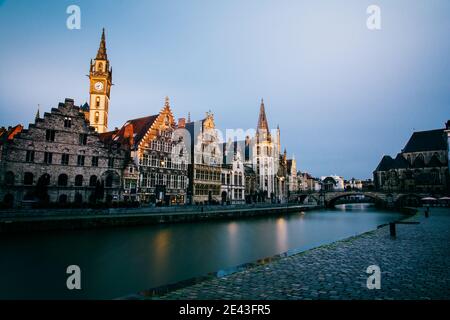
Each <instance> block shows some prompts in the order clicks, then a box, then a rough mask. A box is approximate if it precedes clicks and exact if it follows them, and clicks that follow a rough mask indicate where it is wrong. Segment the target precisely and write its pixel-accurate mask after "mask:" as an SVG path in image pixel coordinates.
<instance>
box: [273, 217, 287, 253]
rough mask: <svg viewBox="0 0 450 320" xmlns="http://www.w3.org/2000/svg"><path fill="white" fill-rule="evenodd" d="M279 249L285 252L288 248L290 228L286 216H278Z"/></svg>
mask: <svg viewBox="0 0 450 320" xmlns="http://www.w3.org/2000/svg"><path fill="white" fill-rule="evenodd" d="M276 235H277V250H278V252H280V253H281V252H285V251H287V249H288V241H287V239H288V230H287V222H286V219H285V218H278V219H277V223H276Z"/></svg>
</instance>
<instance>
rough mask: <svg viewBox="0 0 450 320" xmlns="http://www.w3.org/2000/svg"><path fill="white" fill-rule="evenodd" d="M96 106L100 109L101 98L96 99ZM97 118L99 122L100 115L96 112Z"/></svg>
mask: <svg viewBox="0 0 450 320" xmlns="http://www.w3.org/2000/svg"><path fill="white" fill-rule="evenodd" d="M95 105H96V106H97V107H100V97H97V98H95ZM95 116H96V117H97V122H98V116H99V113H98V112H96V113H95Z"/></svg>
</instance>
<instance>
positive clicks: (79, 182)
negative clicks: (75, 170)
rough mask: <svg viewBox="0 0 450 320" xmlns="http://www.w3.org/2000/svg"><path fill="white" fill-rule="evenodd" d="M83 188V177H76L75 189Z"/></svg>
mask: <svg viewBox="0 0 450 320" xmlns="http://www.w3.org/2000/svg"><path fill="white" fill-rule="evenodd" d="M82 186H83V176H82V175H81V174H79V175H77V176H76V177H75V187H82Z"/></svg>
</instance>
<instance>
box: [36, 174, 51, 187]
mask: <svg viewBox="0 0 450 320" xmlns="http://www.w3.org/2000/svg"><path fill="white" fill-rule="evenodd" d="M38 185H39V186H48V185H50V175H49V174H48V173H44V174H43V175H42V176H41V177H40V178H39V180H38Z"/></svg>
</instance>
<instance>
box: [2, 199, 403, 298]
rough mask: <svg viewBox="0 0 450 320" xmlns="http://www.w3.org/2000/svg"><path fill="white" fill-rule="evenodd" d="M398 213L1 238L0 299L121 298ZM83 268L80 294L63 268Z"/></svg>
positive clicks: (356, 209)
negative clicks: (68, 283)
mask: <svg viewBox="0 0 450 320" xmlns="http://www.w3.org/2000/svg"><path fill="white" fill-rule="evenodd" d="M399 217H400V214H398V213H394V212H384V211H379V210H377V209H375V208H374V207H371V206H367V205H362V204H357V205H351V206H348V205H346V206H344V207H342V206H338V207H337V208H336V209H333V210H323V211H317V212H313V211H312V212H307V213H297V214H291V215H286V216H283V217H260V218H252V219H239V220H235V221H210V222H203V223H195V224H194V223H188V224H173V225H154V226H142V227H134V228H128V227H127V228H115V229H101V230H100V229H99V230H82V231H63V232H47V233H33V234H22V235H3V236H0V254H1V260H0V298H3V299H6V298H16V299H17V298H41V299H48V298H65V299H72V298H73V299H81V298H83V299H91V298H105V299H110V298H116V297H121V296H125V295H127V294H130V293H134V292H138V291H140V290H145V289H148V288H152V287H156V286H160V285H164V284H168V283H173V282H176V281H181V280H184V279H188V278H191V277H196V276H200V275H204V274H206V273H208V272H213V271H217V270H220V269H224V268H228V267H232V266H237V265H240V264H243V263H247V262H251V261H256V260H258V259H261V258H264V257H269V256H273V255H275V254H279V253H283V252H285V251H288V250H290V249H297V248H298V249H302V250H306V249H309V248H312V247H315V246H319V245H322V244H325V243H330V242H333V241H336V240H340V239H344V238H347V237H349V236H353V235H355V234H359V233H362V232H366V231H369V230H373V229H375V228H376V227H377V226H378V225H380V224H383V223H387V222H389V221H392V220H397V219H398V218H399ZM70 264H77V265H79V266H80V267H81V269H82V275H83V279H82V281H83V282H82V286H83V290H82V291H81V292H73V291H68V290H67V289H66V288H65V281H66V274H65V268H66V267H67V266H68V265H70Z"/></svg>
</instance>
